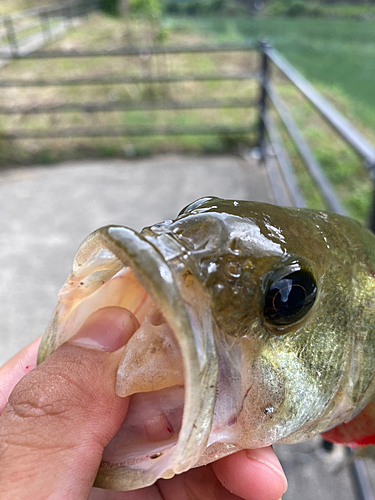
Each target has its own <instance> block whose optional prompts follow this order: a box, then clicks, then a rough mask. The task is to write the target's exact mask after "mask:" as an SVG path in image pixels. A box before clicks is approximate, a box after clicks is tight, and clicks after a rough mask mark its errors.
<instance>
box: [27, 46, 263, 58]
mask: <svg viewBox="0 0 375 500" xmlns="http://www.w3.org/2000/svg"><path fill="white" fill-rule="evenodd" d="M255 49H256V44H255V43H252V44H246V45H243V44H241V45H239V44H237V45H200V46H198V45H194V46H190V47H186V46H184V47H181V46H170V47H168V46H155V47H151V48H150V47H147V48H142V47H127V46H126V47H120V48H116V49H109V50H108V49H107V50H106V49H102V50H80V51H79V50H36V51H34V52H31V53H30V54H25V55H22V56H19V57H22V59H52V58H75V57H79V58H83V57H109V56H113V57H118V56H145V55H153V54H155V55H157V54H197V53H203V52H207V53H213V52H246V51H252V50H255Z"/></svg>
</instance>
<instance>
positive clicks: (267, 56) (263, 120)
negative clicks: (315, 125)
mask: <svg viewBox="0 0 375 500" xmlns="http://www.w3.org/2000/svg"><path fill="white" fill-rule="evenodd" d="M259 50H260V52H261V67H262V74H261V89H262V90H261V97H260V102H259V108H260V123H259V139H258V141H259V145H260V148H261V153H262V159H263V160H264V162H265V164H266V167H267V166H268V168H270V166H269V155H268V154H267V137H268V140H269V141H270V142H271V145H272V144H273V149H274V152H275V155H276V157H277V160H278V163H279V166H280V169H281V171H282V173H283V176H284V178H285V181H286V183H287V185H288V187H289V191H290V194H291V197H292V201H293V204H294V205H296V206H305V201H304V199H303V196H302V194H301V191H300V189H299V187H298V183H297V182H296V180H295V177H294V174H293V169H292V167H291V162H290V159H289V158H288V155H287V152H286V148H285V147H284V145H283V144H282V139H281V136H280V134H278V133H277V130H275V126H274V124H273V123H272V118H271V117H270V113H269V110H270V108H271V107H272V108H273V109H274V110H275V111H276V113H277V115H278V116H279V118H280V119H281V122H282V123H283V125H284V127H285V129H286V131H287V133H288V135H289V136H290V138H291V139H292V141H293V143H294V144H295V146H296V148H297V150H298V153H299V155H300V157H301V158H302V160H303V162H304V164H305V166H306V168H307V170H308V171H309V173H310V176H311V178H312V179H313V181H314V182H315V184H316V186H317V188H318V190H319V192H320V193H321V195H322V198H323V199H324V201H325V203H326V205H327V207H328V209H329V210H331V211H333V212H336V213H338V214H342V215H347V212H346V210H345V209H344V208H343V207H342V205H341V203H340V202H339V201H338V198H337V195H336V193H335V190H334V188H333V186H332V185H331V183H330V182H329V180H328V179H327V177H326V175H324V173H323V170H322V167H321V165H320V164H319V162H318V161H317V159H316V158H315V156H314V154H313V152H312V151H311V148H310V147H309V145H308V143H307V141H306V140H305V139H304V137H303V135H302V133H301V131H300V129H299V127H298V125H297V123H296V121H295V120H294V118H293V116H292V114H291V113H290V111H289V109H288V106H287V105H286V104H285V103H284V101H283V99H282V97H281V95H280V93H278V92H277V90H276V88H275V86H274V85H273V82H272V77H271V75H270V66H271V64H273V65H274V67H275V68H277V70H279V71H280V72H281V73H282V75H283V76H284V77H286V78H287V79H288V80H289V82H291V83H292V84H293V85H294V86H295V88H296V89H298V91H299V92H300V93H301V94H302V95H303V96H304V97H305V98H306V100H307V101H308V102H309V103H311V104H312V105H313V107H314V108H315V109H316V111H317V112H318V113H320V115H321V116H322V117H323V118H324V120H325V121H326V122H327V123H328V124H329V126H330V127H331V128H332V130H333V131H334V132H335V133H336V134H338V135H339V136H340V137H341V138H342V139H343V140H344V141H345V143H346V144H347V145H348V146H349V147H350V148H351V149H352V150H353V151H354V152H355V153H356V154H357V155H358V156H359V157H360V158H361V159H362V161H363V166H364V167H365V168H366V169H367V170H368V171H369V174H370V177H371V179H372V181H373V182H374V183H375V149H374V148H373V147H372V146H371V145H370V144H369V143H368V142H367V141H366V140H365V139H364V137H362V135H361V134H360V133H359V132H358V131H357V130H356V129H355V128H354V127H353V126H352V125H351V124H350V123H349V122H348V121H347V120H346V119H345V118H344V116H343V115H342V114H341V113H340V112H339V111H337V110H336V109H335V108H334V107H333V106H332V105H331V104H330V103H329V102H328V101H327V100H326V99H324V98H323V97H322V96H321V95H320V94H319V93H318V92H317V91H316V90H315V89H314V87H313V86H312V85H311V84H310V83H309V82H308V81H307V80H306V79H305V78H304V77H303V76H302V75H301V74H300V73H299V72H298V71H297V70H296V69H295V68H294V67H293V66H292V65H291V64H290V63H289V62H288V61H287V60H286V59H285V58H284V57H283V56H282V55H281V54H280V53H279V52H277V51H276V50H275V49H273V48H272V47H271V46H270V45H268V44H267V43H264V42H262V43H260V44H259ZM274 191H275V197H276V199H277V201H278V202H279V203H280V204H285V197H284V193H283V192H282V191H281V190H280V188H279V186H275V189H274ZM369 225H370V228H371V229H372V231H374V232H375V190H374V195H373V205H372V210H371V214H370V221H369Z"/></svg>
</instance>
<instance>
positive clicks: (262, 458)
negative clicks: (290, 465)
mask: <svg viewBox="0 0 375 500" xmlns="http://www.w3.org/2000/svg"><path fill="white" fill-rule="evenodd" d="M246 454H247V456H248V457H249V458H250V459H251V460H256V461H257V462H260V463H262V464H264V465H266V466H267V467H269V468H270V469H271V470H273V472H276V474H278V475H279V476H280V477H282V479H283V480H284V484H285V490H284V493H285V492H286V490H287V489H288V481H287V479H286V477H285V474H284V471H283V468H282V467H281V464H280V462H279V460H278V458H277V456H276V455H275V452H274V451H273V449H272V448H271V446H268V447H267V448H259V449H256V450H246ZM280 500H281V499H280Z"/></svg>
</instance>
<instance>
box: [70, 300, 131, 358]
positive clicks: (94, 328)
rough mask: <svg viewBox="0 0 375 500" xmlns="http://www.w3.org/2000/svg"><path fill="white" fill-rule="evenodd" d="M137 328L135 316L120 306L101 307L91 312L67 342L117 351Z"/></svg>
mask: <svg viewBox="0 0 375 500" xmlns="http://www.w3.org/2000/svg"><path fill="white" fill-rule="evenodd" d="M138 328H139V322H138V320H137V318H136V317H135V316H134V314H132V313H131V312H130V311H128V310H127V309H124V308H122V307H103V308H102V309H99V310H97V311H95V312H94V313H93V314H91V315H90V316H89V317H88V318H87V320H86V321H85V323H84V324H83V325H82V327H81V328H80V329H79V331H78V332H77V333H76V334H75V335H74V336H73V337H72V338H70V339H69V340H68V343H70V344H74V345H78V346H81V347H87V348H90V349H97V350H101V351H109V352H113V351H117V349H120V348H121V347H123V346H124V345H125V344H126V343H127V342H128V340H129V339H130V337H131V336H132V335H133V333H134V332H135V331H136V330H137V329H138Z"/></svg>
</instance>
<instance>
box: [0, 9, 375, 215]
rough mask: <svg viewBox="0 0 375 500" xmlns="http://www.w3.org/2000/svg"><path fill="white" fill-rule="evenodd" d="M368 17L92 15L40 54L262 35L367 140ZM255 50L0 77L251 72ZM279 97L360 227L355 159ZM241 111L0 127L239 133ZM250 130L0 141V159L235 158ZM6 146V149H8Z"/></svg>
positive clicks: (180, 90) (373, 100) (43, 94)
mask: <svg viewBox="0 0 375 500" xmlns="http://www.w3.org/2000/svg"><path fill="white" fill-rule="evenodd" d="M374 31H375V21H372V20H365V21H355V20H337V19H336V20H331V19H312V18H297V19H289V18H260V17H258V18H250V17H249V18H245V17H218V16H217V17H214V16H210V17H203V16H199V17H197V18H191V17H167V18H165V19H164V20H163V26H162V27H160V26H159V25H158V23H156V22H152V23H149V22H147V23H145V22H144V21H141V20H139V19H132V20H130V21H129V20H126V19H115V18H111V17H106V16H103V15H101V14H99V13H96V14H93V15H91V16H90V18H89V19H88V20H87V21H86V22H85V23H83V24H82V25H81V26H80V27H79V28H78V29H72V30H70V31H69V33H68V34H67V36H66V37H64V38H63V39H62V40H59V41H57V42H55V43H54V44H53V45H50V46H49V47H48V48H51V49H52V48H63V49H86V48H93V47H96V48H106V47H118V46H123V45H128V44H129V43H133V44H143V45H144V46H149V45H152V44H154V43H157V41H158V40H159V39H160V36H162V37H165V35H167V37H166V43H168V44H172V45H177V44H178V45H189V44H203V43H207V42H214V43H232V42H249V41H252V40H259V39H267V40H268V41H269V42H271V43H272V44H273V45H274V46H275V47H276V48H278V49H279V50H280V51H281V52H282V53H283V54H284V55H285V56H286V57H287V58H288V59H289V60H290V61H291V62H292V63H293V64H294V65H295V66H296V67H297V68H298V69H299V70H300V71H301V72H302V73H303V74H304V75H305V76H306V77H307V78H308V79H309V80H310V81H312V82H313V83H314V84H315V85H316V86H317V87H318V89H319V90H320V91H321V92H322V93H323V94H324V95H325V96H326V97H327V98H328V99H329V100H330V101H331V102H332V103H333V104H334V105H335V106H336V107H337V108H339V109H340V111H342V112H343V113H344V115H345V116H346V117H348V118H349V119H350V120H351V121H352V122H353V123H354V125H355V126H356V127H357V128H358V129H359V130H360V131H361V133H362V134H363V135H364V136H365V137H367V139H368V140H369V141H370V142H372V143H375V92H374V91H373V89H374V84H373V82H374V76H375V57H374V56H375V38H374V37H373V33H374ZM258 63H259V61H258V56H257V54H255V53H250V52H249V53H241V52H235V53H231V54H230V55H228V54H226V53H218V54H211V55H208V54H200V55H192V54H184V55H168V56H165V55H159V56H152V57H150V56H148V55H147V54H145V55H143V56H141V57H128V58H123V57H103V58H87V59H55V60H48V59H46V60H36V61H33V60H30V61H27V60H24V61H16V62H13V63H12V64H10V65H8V66H6V67H4V68H2V70H1V78H2V79H7V78H23V79H24V78H30V79H45V78H52V77H53V78H54V79H58V78H64V79H69V78H76V77H79V76H85V77H95V78H96V77H107V76H112V77H113V76H114V77H116V76H121V75H126V76H134V77H139V76H142V75H143V76H145V75H149V74H151V75H153V76H158V75H159V76H160V75H163V74H165V73H168V74H170V75H179V74H192V73H195V74H209V73H233V72H237V73H241V72H246V71H249V70H256V69H257V68H258ZM278 83H279V88H280V91H281V92H282V95H283V97H284V99H285V100H286V101H287V102H288V104H289V106H290V108H291V110H292V111H293V114H294V116H295V119H296V120H297V122H298V124H299V125H300V126H301V128H302V129H303V130H304V133H305V137H306V138H307V139H308V141H309V143H310V145H311V146H312V148H313V150H314V152H315V154H316V156H317V157H318V159H319V161H320V162H321V163H322V165H323V167H324V169H325V171H326V174H327V176H328V177H329V178H330V179H331V181H332V183H333V184H334V185H335V187H336V189H337V191H338V193H339V195H340V198H341V199H342V200H343V202H344V204H345V205H346V207H347V208H348V209H349V210H350V213H351V214H352V215H353V216H355V217H356V218H359V219H361V220H363V219H364V217H365V215H366V213H367V210H368V206H369V201H370V193H371V183H370V181H369V179H368V176H367V174H366V172H365V170H364V169H363V167H362V164H361V161H360V160H359V159H358V158H357V157H356V156H355V155H354V154H353V153H351V152H350V151H349V149H348V148H347V147H346V145H345V144H343V142H342V141H340V140H339V139H338V138H336V137H335V136H334V135H333V134H332V133H331V132H330V130H329V129H328V128H327V126H326V124H325V123H324V122H323V121H322V120H321V119H320V118H319V117H318V116H317V115H316V113H314V112H313V110H312V109H311V107H310V106H309V105H307V104H306V103H305V102H304V101H303V100H302V99H301V98H300V96H299V95H298V94H297V93H296V92H295V91H294V90H293V89H292V88H291V86H290V85H289V84H287V83H285V82H283V81H282V80H280V79H279V80H278ZM219 97H221V98H223V97H224V98H233V97H236V98H239V99H251V98H253V99H256V98H257V97H258V87H257V83H256V82H255V81H253V80H245V81H224V82H217V81H216V82H215V81H208V82H181V83H174V84H157V85H156V84H153V85H152V84H140V83H138V84H126V85H123V84H122V85H90V86H85V87H79V86H66V87H57V86H56V87H46V88H38V87H31V88H11V89H6V88H4V89H2V91H1V95H0V105H2V106H7V107H11V106H31V105H33V106H34V105H37V104H60V103H68V102H79V103H89V102H98V101H99V102H102V101H103V102H105V101H111V102H113V103H116V102H117V101H121V102H128V103H131V104H133V105H134V104H137V103H140V102H144V101H163V100H170V99H172V100H174V101H178V102H182V103H183V102H188V101H197V100H198V101H199V100H203V99H207V98H211V99H214V98H219ZM256 120H257V116H256V112H255V111H254V110H253V109H249V108H245V109H223V110H221V109H220V110H219V109H216V110H215V109H210V110H195V111H190V110H189V111H147V112H140V111H131V112H124V111H114V112H107V113H105V112H100V113H95V114H92V113H77V112H69V113H59V114H40V115H33V114H27V113H23V114H16V115H9V116H1V117H0V130H4V131H7V130H15V129H26V130H36V129H41V130H43V129H60V128H65V127H69V126H80V127H89V126H95V127H96V128H100V127H125V128H130V127H147V126H149V125H151V124H152V125H156V126H158V127H160V128H162V127H164V128H166V127H168V128H171V127H172V128H173V127H182V126H191V127H194V126H196V125H199V126H200V127H202V126H204V127H207V128H208V127H209V126H213V125H218V124H220V125H226V126H247V127H249V128H250V127H251V126H254V125H255V124H256ZM254 137H255V136H254V134H247V135H244V136H231V135H225V136H215V135H203V136H194V135H191V136H166V137H163V136H159V137H115V138H95V139H82V138H71V139H59V140H56V139H54V140H52V139H45V140H22V141H21V140H19V141H16V142H15V143H14V142H11V141H4V140H3V141H0V142H1V144H0V162H2V163H9V161H13V162H25V163H27V162H30V161H36V162H40V161H44V162H52V161H57V160H61V159H64V158H73V157H74V158H77V157H87V156H89V155H94V156H123V155H127V156H131V155H138V154H149V153H155V152H162V151H174V152H175V151H183V152H185V151H189V152H218V151H223V150H225V151H228V150H229V149H231V148H234V150H237V149H236V148H237V147H238V143H239V142H240V143H241V142H243V143H245V144H246V145H248V146H250V147H251V146H252V144H254ZM14 144H17V147H14ZM289 150H290V153H291V156H292V158H293V161H294V163H295V165H296V168H297V173H298V177H299V180H300V183H301V186H302V188H303V189H304V191H305V194H306V196H307V198H308V200H309V204H310V206H313V207H317V208H318V207H322V201H321V199H320V198H319V196H318V194H317V193H316V191H315V190H314V186H313V184H312V183H311V180H310V179H309V176H308V175H307V173H306V171H305V170H304V168H303V166H302V164H301V162H300V161H299V158H298V155H297V154H296V151H294V149H293V146H292V145H290V144H289Z"/></svg>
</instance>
